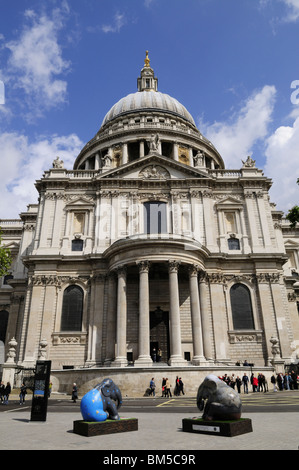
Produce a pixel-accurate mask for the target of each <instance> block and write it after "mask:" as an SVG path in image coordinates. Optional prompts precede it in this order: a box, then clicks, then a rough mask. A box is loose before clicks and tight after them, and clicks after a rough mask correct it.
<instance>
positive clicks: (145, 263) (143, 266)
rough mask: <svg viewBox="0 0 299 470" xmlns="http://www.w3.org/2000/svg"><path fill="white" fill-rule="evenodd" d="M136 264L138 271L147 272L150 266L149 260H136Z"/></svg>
mask: <svg viewBox="0 0 299 470" xmlns="http://www.w3.org/2000/svg"><path fill="white" fill-rule="evenodd" d="M136 264H137V266H138V268H139V272H140V273H148V272H149V268H150V264H151V263H150V261H148V260H142V261H136Z"/></svg>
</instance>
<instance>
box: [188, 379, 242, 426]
mask: <svg viewBox="0 0 299 470" xmlns="http://www.w3.org/2000/svg"><path fill="white" fill-rule="evenodd" d="M197 407H198V409H199V410H200V411H202V410H204V411H203V415H202V418H203V419H206V420H209V421H210V420H236V419H240V417H241V410H242V402H241V398H240V395H239V394H238V393H237V392H236V391H235V390H234V389H233V388H231V387H229V386H228V385H227V384H226V383H225V382H223V380H221V379H219V378H218V377H216V376H215V375H212V374H211V375H207V377H206V378H205V379H204V381H203V382H202V383H201V385H200V386H199V388H198V392H197Z"/></svg>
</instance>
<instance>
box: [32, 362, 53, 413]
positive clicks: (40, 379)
mask: <svg viewBox="0 0 299 470" xmlns="http://www.w3.org/2000/svg"><path fill="white" fill-rule="evenodd" d="M50 373H51V361H37V362H36V370H35V377H34V388H33V394H32V405H31V421H46V419H47V407H48V395H49V382H50Z"/></svg>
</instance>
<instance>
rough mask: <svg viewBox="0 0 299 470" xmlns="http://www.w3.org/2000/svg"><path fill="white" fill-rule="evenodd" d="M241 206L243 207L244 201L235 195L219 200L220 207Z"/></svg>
mask: <svg viewBox="0 0 299 470" xmlns="http://www.w3.org/2000/svg"><path fill="white" fill-rule="evenodd" d="M241 207H243V204H242V202H241V201H240V200H239V199H237V198H235V197H233V196H228V197H224V198H223V199H221V200H220V201H218V202H217V208H218V209H239V208H241Z"/></svg>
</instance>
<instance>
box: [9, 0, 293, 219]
mask: <svg viewBox="0 0 299 470" xmlns="http://www.w3.org/2000/svg"><path fill="white" fill-rule="evenodd" d="M298 46H299V0H45V1H44V0H10V1H8V0H0V169H1V178H0V194H1V197H0V219H14V218H18V217H19V214H20V213H21V212H23V211H26V210H27V205H28V204H35V203H37V200H38V193H37V191H36V188H35V185H34V183H35V181H36V180H38V179H40V178H41V177H42V176H43V173H44V171H46V170H48V169H49V168H51V167H52V163H53V160H54V159H55V158H56V157H57V156H59V157H60V158H61V159H62V160H63V161H64V164H65V167H66V168H67V169H70V170H71V169H72V168H73V163H74V161H75V158H76V157H77V155H78V154H79V152H80V150H81V149H82V147H83V146H84V145H85V144H86V143H87V142H88V141H89V140H90V139H91V138H93V137H94V135H95V134H96V133H97V131H98V130H99V129H100V127H101V124H102V121H103V118H104V116H105V115H106V113H107V112H108V111H109V110H110V108H111V107H112V106H113V105H114V104H115V103H116V102H117V101H118V100H119V99H121V98H122V97H124V96H126V95H128V94H130V93H134V92H135V91H137V77H138V76H139V74H140V70H141V69H142V67H143V64H144V58H145V51H146V50H148V51H149V58H150V61H151V62H150V65H151V67H152V68H153V69H154V71H155V75H156V76H157V77H158V90H159V91H160V92H162V93H167V94H169V95H170V96H172V97H174V98H176V99H177V100H178V101H180V102H181V103H182V104H183V105H184V106H185V107H186V108H187V110H188V111H189V112H190V113H191V115H192V116H193V118H194V120H195V123H196V125H197V127H198V129H199V130H200V131H201V133H202V134H204V136H205V137H207V138H208V139H209V140H210V141H211V142H212V143H213V144H214V145H215V147H216V148H217V150H218V151H219V153H220V154H221V155H222V157H223V159H224V162H225V166H226V168H227V169H240V168H241V166H242V160H243V161H244V160H245V159H246V158H247V156H248V155H250V156H251V157H252V158H253V159H254V160H255V161H256V166H257V167H258V168H260V169H262V170H263V172H264V174H265V176H267V177H269V178H271V179H272V181H273V184H272V188H271V190H270V197H271V202H273V203H275V204H276V208H277V210H281V211H283V212H285V213H287V211H288V210H289V209H290V208H291V207H293V206H294V205H296V204H299V186H298V185H297V184H296V181H297V178H298V177H299V54H298V49H299V47H298Z"/></svg>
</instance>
